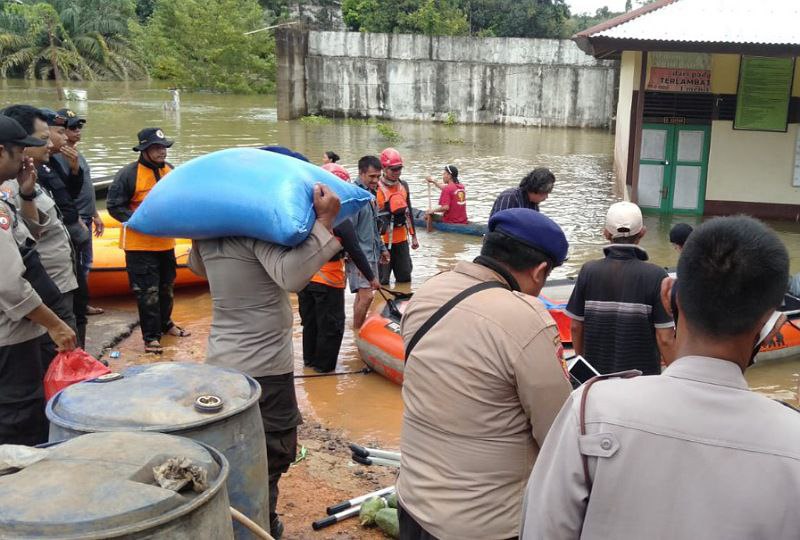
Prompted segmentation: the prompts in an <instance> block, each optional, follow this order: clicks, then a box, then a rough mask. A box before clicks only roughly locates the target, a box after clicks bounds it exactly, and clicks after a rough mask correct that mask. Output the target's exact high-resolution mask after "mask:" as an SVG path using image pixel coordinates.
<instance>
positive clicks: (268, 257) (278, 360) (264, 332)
mask: <svg viewBox="0 0 800 540" xmlns="http://www.w3.org/2000/svg"><path fill="white" fill-rule="evenodd" d="M341 249H342V246H341V244H339V242H337V241H336V239H335V238H334V237H333V235H331V233H330V232H328V230H327V229H325V227H323V226H322V225H320V224H319V223H315V224H314V228H313V229H312V230H311V234H310V235H309V237H308V238H307V239H306V240H305V241H304V242H303V243H302V244H300V245H298V246H297V247H295V248H287V247H284V246H279V245H277V244H270V243H267V242H262V241H260V240H255V239H253V238H244V237H228V238H214V239H210V240H195V241H194V242H192V251H191V254H190V255H189V267H190V268H191V269H192V271H194V272H195V273H196V274H198V275H201V276H205V277H206V278H207V279H208V284H209V288H210V289H211V298H212V301H213V304H214V313H213V318H212V320H211V333H210V335H209V336H208V353H207V362H208V363H209V364H215V365H220V366H227V367H232V368H235V369H238V370H239V371H243V372H245V373H247V374H248V375H250V376H252V377H265V376H267V375H283V374H286V373H291V372H293V371H294V359H293V350H292V322H293V316H292V306H291V303H290V302H289V294H288V292H287V291H289V292H297V291H299V290H300V289H302V288H303V287H305V286H306V285H307V284H308V281H309V280H310V279H311V277H312V276H313V275H314V274H315V273H316V272H317V271H318V270H319V269H320V268H321V267H322V265H323V264H325V263H326V262H327V261H328V260H329V259H330V258H331V257H333V256H334V255H335V254H336V253H338V252H339V251H341Z"/></svg>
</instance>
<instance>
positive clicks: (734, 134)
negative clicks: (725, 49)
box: [706, 54, 800, 204]
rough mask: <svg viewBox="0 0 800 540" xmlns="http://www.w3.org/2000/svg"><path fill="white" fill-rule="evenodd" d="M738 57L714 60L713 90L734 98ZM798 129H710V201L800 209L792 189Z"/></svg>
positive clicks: (798, 91) (797, 86)
mask: <svg viewBox="0 0 800 540" xmlns="http://www.w3.org/2000/svg"><path fill="white" fill-rule="evenodd" d="M739 61H740V59H739V55H736V54H714V55H712V56H711V66H712V67H711V91H712V92H713V93H715V94H735V93H736V91H737V87H738V83H739ZM792 95H793V96H800V70H798V69H795V73H794V83H793V85H792ZM799 126H800V125H798V124H789V126H788V130H787V132H786V133H772V132H766V131H745V130H734V129H733V122H730V121H714V122H713V123H712V127H711V149H710V150H709V162H708V181H707V184H706V199H707V200H716V201H747V202H755V203H777V204H793V203H794V204H800V188H797V187H793V186H792V176H793V174H794V153H795V142H796V141H797V137H798V127H799Z"/></svg>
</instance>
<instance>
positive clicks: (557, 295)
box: [356, 279, 800, 384]
mask: <svg viewBox="0 0 800 540" xmlns="http://www.w3.org/2000/svg"><path fill="white" fill-rule="evenodd" d="M574 285H575V281H574V280H571V279H561V280H554V281H552V282H548V284H547V286H546V287H545V288H544V289H543V290H542V294H541V295H540V296H539V300H541V301H542V302H543V303H544V305H545V306H546V307H547V310H548V311H549V312H550V315H552V317H553V319H554V320H555V321H556V325H557V326H558V333H559V337H560V338H561V342H562V344H563V345H564V351H565V356H567V357H569V356H571V355H572V353H571V350H572V331H571V330H570V318H569V317H568V316H567V315H566V313H564V310H565V309H566V307H567V301H568V300H569V297H570V295H571V294H572V288H573V287H574ZM410 298H411V295H410V294H398V295H397V297H396V299H395V300H394V301H390V302H387V304H386V305H385V306H384V307H383V309H382V310H381V311H380V313H373V314H372V315H370V316H369V317H367V320H366V321H365V322H364V326H362V327H361V330H360V332H359V334H358V336H357V337H356V345H357V346H358V351H359V353H361V359H362V360H363V361H364V363H366V364H367V365H368V366H369V367H370V368H372V369H373V370H374V371H376V372H378V373H380V374H381V375H383V376H384V377H386V378H387V379H389V380H390V381H392V382H393V383H396V384H403V367H404V365H405V362H404V360H403V359H404V357H405V354H404V349H403V338H402V337H401V336H400V319H401V318H402V313H403V311H404V310H405V306H406V304H407V303H408V300H409V299H410ZM780 310H781V311H783V312H784V313H785V314H786V315H787V316H788V317H789V320H788V321H787V322H786V324H784V325H783V327H782V328H781V330H780V332H778V334H777V335H776V337H775V338H774V339H773V340H772V341H771V342H769V343H767V344H765V345H764V346H762V347H761V352H759V353H758V355H757V356H756V362H764V361H768V360H778V359H781V358H786V357H789V356H793V355H798V354H800V298H795V297H793V296H791V295H788V294H787V295H786V299H785V301H784V304H783V306H781V308H780Z"/></svg>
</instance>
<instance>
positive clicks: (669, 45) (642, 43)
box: [573, 35, 800, 58]
mask: <svg viewBox="0 0 800 540" xmlns="http://www.w3.org/2000/svg"><path fill="white" fill-rule="evenodd" d="M573 40H574V41H575V43H576V44H577V45H578V47H580V48H581V50H582V51H584V52H585V53H586V54H589V55H591V56H594V57H596V58H606V57H608V56H609V55H612V54H616V53H618V52H621V51H668V52H701V53H719V54H746V55H753V56H782V57H785V56H800V43H795V44H792V43H729V42H718V41H714V42H704V41H660V40H654V39H630V38H628V39H618V38H609V37H602V36H592V37H589V36H578V35H576V36H575V37H573Z"/></svg>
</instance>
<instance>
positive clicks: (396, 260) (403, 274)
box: [378, 240, 414, 285]
mask: <svg viewBox="0 0 800 540" xmlns="http://www.w3.org/2000/svg"><path fill="white" fill-rule="evenodd" d="M386 246H387V247H388V246H389V245H388V244H387V245H386ZM389 256H390V257H391V259H390V260H389V264H382V265H380V268H379V269H378V273H379V274H380V278H381V285H388V284H389V277H390V276H391V273H392V272H394V280H395V281H396V282H397V283H409V282H410V281H411V271H412V270H413V269H414V265H413V264H412V262H411V251H410V250H409V245H408V240H406V241H405V242H398V243H396V244H392V247H391V249H390V250H389Z"/></svg>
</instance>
